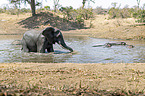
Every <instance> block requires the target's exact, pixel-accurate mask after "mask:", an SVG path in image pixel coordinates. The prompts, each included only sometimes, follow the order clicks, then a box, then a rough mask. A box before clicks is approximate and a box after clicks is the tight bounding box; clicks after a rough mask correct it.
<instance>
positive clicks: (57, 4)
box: [53, 0, 60, 12]
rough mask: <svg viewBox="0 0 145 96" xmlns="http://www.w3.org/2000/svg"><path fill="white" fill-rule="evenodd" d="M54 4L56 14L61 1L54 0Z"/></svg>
mask: <svg viewBox="0 0 145 96" xmlns="http://www.w3.org/2000/svg"><path fill="white" fill-rule="evenodd" d="M53 2H54V12H56V11H57V9H58V7H59V6H60V5H59V0H53Z"/></svg>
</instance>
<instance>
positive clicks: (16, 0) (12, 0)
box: [9, 0, 41, 16]
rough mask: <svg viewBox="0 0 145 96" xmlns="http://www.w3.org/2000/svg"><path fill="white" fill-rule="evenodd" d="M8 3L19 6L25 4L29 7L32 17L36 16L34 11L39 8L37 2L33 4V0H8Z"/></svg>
mask: <svg viewBox="0 0 145 96" xmlns="http://www.w3.org/2000/svg"><path fill="white" fill-rule="evenodd" d="M9 1H10V3H14V4H19V5H20V3H25V4H26V2H27V3H28V4H30V6H31V11H32V16H35V15H36V11H35V9H36V6H39V5H40V4H41V3H40V2H37V3H36V4H35V2H36V1H35V0H9Z"/></svg>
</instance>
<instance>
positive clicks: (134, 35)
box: [0, 13, 145, 40]
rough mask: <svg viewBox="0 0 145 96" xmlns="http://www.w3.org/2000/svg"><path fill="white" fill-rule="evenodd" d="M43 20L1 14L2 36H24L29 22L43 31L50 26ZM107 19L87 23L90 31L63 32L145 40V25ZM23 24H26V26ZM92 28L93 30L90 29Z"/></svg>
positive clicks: (102, 16) (27, 16)
mask: <svg viewBox="0 0 145 96" xmlns="http://www.w3.org/2000/svg"><path fill="white" fill-rule="evenodd" d="M41 18H42V17H41V16H40V17H37V18H36V17H35V18H32V17H31V14H30V13H27V14H20V15H19V16H17V15H8V14H4V13H3V14H0V34H1V35H2V34H23V33H24V32H25V31H27V30H29V29H28V28H27V27H26V26H30V24H29V23H28V22H30V23H31V24H32V25H31V26H36V28H35V29H36V30H42V29H44V28H46V27H48V26H50V25H49V24H48V25H43V23H42V22H38V21H39V19H41ZM43 18H44V17H43ZM107 18H108V15H96V16H95V18H94V19H93V20H87V21H85V26H86V27H87V28H88V29H77V30H69V31H62V32H63V33H64V34H65V33H69V34H76V35H88V36H91V37H95V38H106V39H124V40H145V25H144V24H136V23H135V19H134V18H127V19H110V20H108V19H107ZM29 19H30V20H32V21H30V20H29ZM34 19H37V20H34ZM28 20H29V21H28ZM20 22H21V24H20ZM23 23H25V26H24V24H23ZM26 24H28V25H26ZM35 24H36V25H35ZM90 26H91V27H92V28H89V27H90ZM58 27H59V25H58ZM65 27H66V26H65ZM68 27H70V26H68Z"/></svg>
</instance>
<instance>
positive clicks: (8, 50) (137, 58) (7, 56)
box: [0, 35, 145, 63]
mask: <svg viewBox="0 0 145 96" xmlns="http://www.w3.org/2000/svg"><path fill="white" fill-rule="evenodd" d="M1 37H5V38H4V39H2V38H1V39H0V63H2V62H43V63H66V62H67V63H121V62H122V63H136V62H140V63H144V62H145V53H144V52H145V41H125V40H123V41H124V42H126V43H127V44H129V45H134V46H135V48H127V47H125V46H112V47H110V48H106V47H92V46H93V45H99V44H105V43H108V42H121V40H108V39H96V38H90V37H87V36H75V35H74V36H69V35H64V39H65V42H66V44H67V45H68V46H70V47H72V48H73V49H74V51H75V52H73V53H69V52H68V50H65V49H62V48H61V47H60V46H59V45H57V44H55V45H54V50H55V52H54V53H24V52H22V51H21V45H12V44H11V43H12V42H13V41H14V40H20V39H21V38H22V36H19V35H1Z"/></svg>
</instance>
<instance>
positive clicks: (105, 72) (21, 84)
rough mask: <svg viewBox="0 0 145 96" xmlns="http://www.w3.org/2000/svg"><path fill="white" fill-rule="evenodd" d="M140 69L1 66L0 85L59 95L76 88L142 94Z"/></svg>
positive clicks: (121, 65)
mask: <svg viewBox="0 0 145 96" xmlns="http://www.w3.org/2000/svg"><path fill="white" fill-rule="evenodd" d="M144 69H145V64H144V63H133V64H127V63H116V64H112V63H109V64H104V63H99V64H92V63H87V64H77V63H69V64H68V63H48V64H47V63H1V64H0V84H1V85H6V86H7V87H8V88H9V87H10V88H17V89H21V90H22V89H25V90H26V89H34V88H38V89H41V90H43V89H45V90H55V91H60V92H62V93H61V94H64V93H65V94H68V93H69V94H77V89H86V90H88V92H90V91H91V94H104V93H105V92H108V93H107V94H110V93H109V92H114V91H119V92H122V91H125V92H129V91H130V92H144V85H145V70H144ZM99 90H104V93H101V92H99ZM95 92H96V93H95ZM50 93H51V94H53V95H55V93H53V92H52V91H50ZM56 93H57V92H56ZM82 93H83V92H82ZM84 93H85V92H84ZM86 96H87V95H86Z"/></svg>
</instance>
